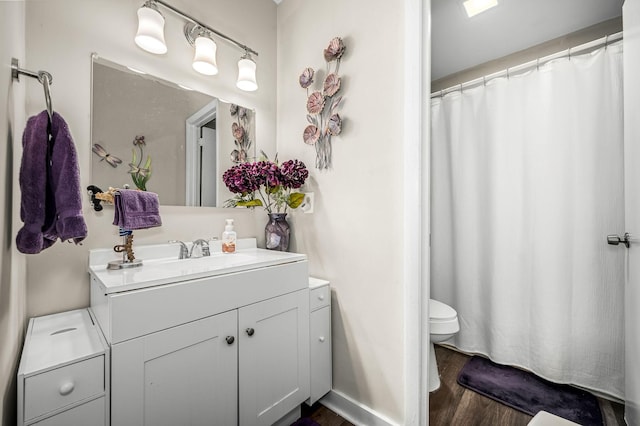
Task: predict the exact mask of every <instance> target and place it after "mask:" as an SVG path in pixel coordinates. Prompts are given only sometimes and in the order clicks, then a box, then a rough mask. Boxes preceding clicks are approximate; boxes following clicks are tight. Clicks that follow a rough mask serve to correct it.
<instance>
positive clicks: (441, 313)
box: [429, 299, 460, 335]
mask: <svg viewBox="0 0 640 426" xmlns="http://www.w3.org/2000/svg"><path fill="white" fill-rule="evenodd" d="M458 331H460V323H459V322H458V313H457V312H456V311H455V309H453V308H452V307H451V306H449V305H447V304H445V303H442V302H440V301H438V300H433V299H429V333H430V334H435V335H438V334H455V333H457V332H458Z"/></svg>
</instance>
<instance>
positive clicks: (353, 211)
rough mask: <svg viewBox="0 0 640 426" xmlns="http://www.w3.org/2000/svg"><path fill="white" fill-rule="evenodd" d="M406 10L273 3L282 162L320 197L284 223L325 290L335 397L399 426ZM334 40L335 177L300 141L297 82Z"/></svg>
mask: <svg viewBox="0 0 640 426" xmlns="http://www.w3.org/2000/svg"><path fill="white" fill-rule="evenodd" d="M403 7H404V2H376V3H375V7H374V6H372V4H371V2H369V1H367V0H351V1H348V2H344V1H340V0H326V1H310V0H288V1H285V2H283V3H282V4H280V6H279V7H278V151H279V158H280V160H282V161H284V160H287V159H290V158H298V159H301V160H302V161H304V162H305V164H306V165H307V166H308V167H309V168H310V171H311V176H310V184H309V185H307V189H310V190H313V191H314V192H315V201H316V204H315V212H314V213H313V214H310V215H303V214H300V213H295V214H294V215H293V217H292V220H291V222H292V228H293V242H292V246H293V250H294V251H299V252H302V253H307V254H308V256H309V270H310V273H311V275H316V276H318V277H321V278H325V279H328V280H330V281H331V285H332V287H333V321H332V325H333V344H334V345H333V351H334V353H333V361H334V370H333V371H334V374H333V384H334V388H335V390H337V391H338V392H340V393H342V394H344V395H346V396H347V397H348V398H351V399H353V400H355V401H357V402H358V403H361V404H364V405H365V406H367V407H369V408H371V409H373V410H374V411H376V412H378V413H379V414H381V415H382V416H384V417H387V418H388V419H389V420H391V421H392V422H396V423H398V424H403V421H404V402H405V397H406V396H405V389H404V375H405V352H404V345H405V340H404V321H403V318H404V299H403V295H404V290H405V287H404V286H405V277H404V269H403V261H404V257H405V256H411V255H412V253H405V252H404V234H403V218H404V213H405V211H404V209H403V198H402V196H403V190H404V188H403V173H404V170H403V155H404V153H403V150H404V146H405V141H404V139H403V138H404V131H403V129H404V127H403V124H404V123H403V119H404V115H403V109H404V91H403V90H404V56H403V55H404V46H405V40H404V27H403V25H404V9H403ZM380 23H383V26H379V25H380ZM335 36H341V37H343V39H344V41H345V44H346V46H347V50H346V53H345V55H344V58H343V61H342V63H341V65H340V74H341V76H342V89H341V91H342V94H343V95H344V103H343V106H342V107H341V110H340V115H341V117H343V120H344V123H343V133H342V134H341V135H340V136H338V137H334V139H333V169H331V170H329V171H319V170H317V169H314V164H315V150H314V148H313V147H310V146H308V145H305V144H304V143H303V141H302V132H303V129H304V128H305V126H306V125H307V121H306V118H305V116H306V109H305V105H306V92H305V90H304V89H302V88H301V87H300V86H299V85H298V76H299V75H300V73H301V71H302V70H303V69H304V68H305V67H308V66H310V67H313V68H314V69H316V70H318V69H321V70H324V69H325V63H324V59H323V49H325V48H326V46H327V44H328V42H329V40H330V39H331V38H333V37H335ZM323 74H325V73H323ZM416 126H420V123H416ZM414 254H415V255H416V262H418V263H419V260H418V258H417V255H418V254H417V253H414ZM416 339H417V336H416ZM408 374H419V373H418V372H417V371H416V372H408Z"/></svg>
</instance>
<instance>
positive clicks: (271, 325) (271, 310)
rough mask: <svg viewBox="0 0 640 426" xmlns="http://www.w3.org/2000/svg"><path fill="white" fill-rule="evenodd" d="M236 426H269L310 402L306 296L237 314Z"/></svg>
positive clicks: (299, 294) (284, 298)
mask: <svg viewBox="0 0 640 426" xmlns="http://www.w3.org/2000/svg"><path fill="white" fill-rule="evenodd" d="M238 325H239V330H238V334H239V340H240V347H239V351H240V352H239V357H238V363H239V374H240V375H239V395H240V405H239V411H240V423H239V424H240V426H257V425H271V424H273V423H275V422H276V421H277V420H279V419H280V418H282V417H283V416H285V415H286V414H288V413H289V412H290V411H291V410H293V409H295V408H296V407H297V406H299V405H300V404H301V403H302V402H304V401H305V400H306V399H307V398H308V397H309V291H308V290H307V289H305V290H300V291H297V292H294V293H289V294H285V295H283V296H279V297H276V298H273V299H268V300H265V301H263V302H259V303H255V304H253V305H248V306H245V307H243V308H240V309H239V313H238Z"/></svg>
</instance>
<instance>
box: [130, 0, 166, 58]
mask: <svg viewBox="0 0 640 426" xmlns="http://www.w3.org/2000/svg"><path fill="white" fill-rule="evenodd" d="M135 42H136V44H137V45H138V46H139V47H140V48H142V49H144V50H146V51H147V52H150V53H155V54H156V55H162V54H163V53H167V44H166V43H165V41H164V17H163V16H162V14H161V13H160V12H158V11H157V10H155V9H153V8H151V7H148V6H142V7H141V8H140V9H138V32H137V33H136V38H135Z"/></svg>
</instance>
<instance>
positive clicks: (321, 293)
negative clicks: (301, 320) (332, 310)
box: [309, 285, 331, 311]
mask: <svg viewBox="0 0 640 426" xmlns="http://www.w3.org/2000/svg"><path fill="white" fill-rule="evenodd" d="M309 298H310V299H309V310H311V311H315V310H316V309H318V308H322V307H323V306H329V304H330V303H331V291H330V289H329V286H328V285H323V286H322V287H318V288H314V289H312V290H311V291H310V292H309Z"/></svg>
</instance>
